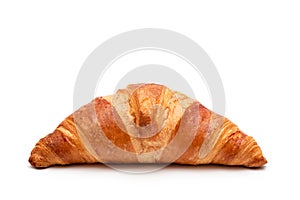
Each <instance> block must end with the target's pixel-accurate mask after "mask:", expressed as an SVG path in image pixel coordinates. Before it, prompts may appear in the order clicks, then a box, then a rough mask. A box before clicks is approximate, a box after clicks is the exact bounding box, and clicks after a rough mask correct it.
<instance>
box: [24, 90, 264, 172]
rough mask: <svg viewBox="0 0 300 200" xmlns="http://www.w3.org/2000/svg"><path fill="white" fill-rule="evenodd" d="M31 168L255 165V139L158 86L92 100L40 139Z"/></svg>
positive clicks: (258, 157)
mask: <svg viewBox="0 0 300 200" xmlns="http://www.w3.org/2000/svg"><path fill="white" fill-rule="evenodd" d="M29 162H30V164H31V165H32V166H33V167H35V168H46V167H49V166H52V165H68V164H76V163H178V164H190V165H199V164H222V165H239V166H246V167H260V166H263V165H264V164H266V163H267V161H266V159H265V158H264V157H263V155H262V151H261V149H260V147H259V146H258V145H257V143H256V141H255V140H254V139H253V138H252V137H250V136H247V135H246V134H244V133H243V132H242V131H241V130H240V129H239V128H238V127H237V126H236V125H235V124H233V123H232V122H231V121H229V120H228V119H227V118H225V117H222V116H220V115H218V114H216V113H214V112H212V111H210V110H209V109H207V108H205V107H204V106H203V105H201V104H200V103H199V102H198V101H196V100H194V99H191V98H189V97H187V96H185V95H183V94H181V93H179V92H175V91H172V90H171V89H169V88H167V87H165V86H163V85H158V84H133V85H129V86H128V87H127V88H126V89H121V90H118V91H117V92H116V94H114V95H113V96H105V97H99V98H95V99H94V100H93V101H92V102H91V103H89V104H87V105H85V106H83V107H81V108H80V109H78V110H77V111H75V112H74V113H73V114H71V115H70V116H68V117H67V118H66V119H65V120H63V121H62V122H61V124H59V126H58V127H57V128H56V129H55V130H54V132H53V133H51V134H49V135H47V136H46V137H44V138H42V139H41V140H40V141H39V142H38V143H37V144H36V146H35V147H34V149H33V150H32V152H31V155H30V158H29Z"/></svg>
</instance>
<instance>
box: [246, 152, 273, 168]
mask: <svg viewBox="0 0 300 200" xmlns="http://www.w3.org/2000/svg"><path fill="white" fill-rule="evenodd" d="M267 163H268V161H267V159H266V158H265V157H264V156H263V155H261V156H259V157H255V158H254V159H253V160H252V161H251V162H250V163H247V164H246V165H245V166H247V167H252V168H260V167H263V166H264V165H265V164H267Z"/></svg>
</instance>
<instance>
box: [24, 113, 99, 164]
mask: <svg viewBox="0 0 300 200" xmlns="http://www.w3.org/2000/svg"><path fill="white" fill-rule="evenodd" d="M29 162H30V164H31V165H32V166H34V167H36V168H45V167H49V166H51V165H68V164H75V163H95V162H97V160H96V159H95V158H94V157H93V156H91V155H90V153H89V152H88V151H87V150H86V148H85V147H84V146H83V144H82V143H81V140H80V138H79V136H78V134H77V131H76V127H75V125H74V118H73V116H72V115H71V116H69V117H67V118H66V119H65V120H64V121H63V122H62V123H61V124H60V125H59V126H58V127H57V128H56V130H55V131H54V132H53V133H51V134H48V135H47V136H46V137H44V138H42V139H40V141H39V142H38V143H37V144H36V146H35V148H34V149H33V150H32V152H31V155H30V158H29Z"/></svg>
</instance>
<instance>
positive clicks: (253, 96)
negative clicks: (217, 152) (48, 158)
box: [0, 0, 300, 199]
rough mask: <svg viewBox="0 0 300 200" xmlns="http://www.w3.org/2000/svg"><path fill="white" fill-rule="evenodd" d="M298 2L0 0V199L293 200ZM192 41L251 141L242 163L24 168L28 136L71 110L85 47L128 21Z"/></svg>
mask: <svg viewBox="0 0 300 200" xmlns="http://www.w3.org/2000/svg"><path fill="white" fill-rule="evenodd" d="M299 10H300V5H299V3H298V2H297V1H261V0H260V1H206V2H205V3H204V2H202V1H184V2H183V1H182V2H181V3H179V2H175V1H174V0H172V1H161V0H160V1H155V0H151V1H129V0H127V1H113V0H110V1H106V2H100V1H84V3H83V1H82V2H77V1H49V2H48V3H41V1H5V2H4V1H1V3H0V91H1V104H0V117H1V140H0V150H1V151H0V156H1V165H0V167H1V171H0V183H1V189H0V191H1V192H0V198H1V199H4V198H5V199H15V197H19V196H20V195H21V197H22V198H24V199H25V198H26V199H29V198H30V199H62V198H68V199H71V198H77V197H78V198H85V199H87V198H89V197H91V198H93V199H110V198H126V199H163V198H164V199H177V198H178V199H203V198H208V199H221V198H223V199H263V198H268V199H271V198H275V197H279V198H285V199H299V197H300V195H299V191H297V189H299V186H297V184H298V183H299V178H300V176H299V170H298V168H299V164H300V162H299V134H300V133H299V128H298V126H299V113H300V106H299V102H300V95H299V85H300V79H299V73H298V71H299V70H297V69H298V68H299V67H300V55H299V54H300V26H299V24H300V12H299ZM148 27H153V28H164V29H170V30H174V31H177V32H179V33H182V34H184V35H186V36H187V37H189V38H191V39H193V40H194V41H196V42H197V43H198V44H199V45H200V46H202V47H203V48H204V50H205V51H206V52H207V53H208V54H209V56H210V57H211V59H212V60H213V61H214V63H215V65H216V66H217V68H218V71H219V73H220V76H221V77H222V81H223V84H224V88H225V93H226V116H227V117H228V118H230V119H231V120H232V121H234V122H235V123H236V124H238V125H239V127H240V128H241V129H242V130H243V131H244V132H246V133H247V134H249V135H251V136H253V137H254V138H255V139H256V140H257V142H258V143H259V145H260V146H261V147H262V150H263V152H264V155H265V157H266V158H267V159H268V161H269V163H268V164H267V165H266V167H265V168H264V169H261V170H250V169H244V168H228V167H219V166H199V167H187V166H185V167H180V166H171V167H169V168H166V169H163V170H161V171H158V172H156V173H150V174H142V175H129V174H124V173H120V172H117V171H114V170H112V169H110V168H107V167H104V166H101V165H95V166H70V167H56V168H49V169H45V170H35V169H33V168H31V167H30V166H29V163H28V162H27V160H28V157H29V154H30V151H31V149H32V148H33V147H34V145H35V143H36V142H37V141H38V140H39V139H40V138H41V137H44V136H45V135H46V134H48V133H50V132H52V131H53V130H54V128H55V127H56V126H57V125H58V124H59V123H60V121H61V120H63V119H64V118H65V117H66V116H67V115H69V114H70V113H72V112H73V89H74V83H75V81H76V77H77V74H78V72H79V70H80V67H81V65H82V63H83V62H84V60H85V59H86V57H87V56H88V55H89V54H90V53H91V52H92V51H93V50H94V49H95V48H96V47H97V46H98V45H100V44H101V43H102V42H104V41H105V40H107V39H109V38H110V37H112V36H114V35H117V34H119V33H122V32H125V31H129V30H132V29H137V28H148Z"/></svg>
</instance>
